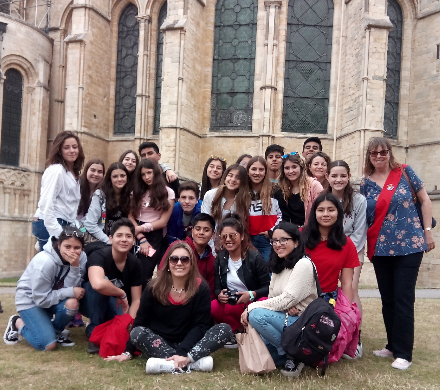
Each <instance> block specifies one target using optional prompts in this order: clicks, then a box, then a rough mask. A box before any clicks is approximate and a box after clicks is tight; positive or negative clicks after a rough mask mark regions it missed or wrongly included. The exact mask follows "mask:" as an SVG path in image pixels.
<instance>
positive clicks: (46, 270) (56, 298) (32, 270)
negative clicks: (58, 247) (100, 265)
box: [15, 240, 87, 312]
mask: <svg viewBox="0 0 440 390" xmlns="http://www.w3.org/2000/svg"><path fill="white" fill-rule="evenodd" d="M86 262H87V256H86V254H85V253H84V252H82V253H81V256H80V258H79V264H80V265H79V267H72V266H70V265H64V264H63V262H62V261H61V259H60V257H59V256H58V254H57V253H56V252H55V250H54V249H53V247H52V241H51V240H49V241H48V242H47V244H46V245H45V246H44V250H43V251H42V252H40V253H38V254H37V255H36V256H35V257H34V258H33V259H32V260H31V262H30V263H29V264H28V266H27V268H26V270H25V271H24V272H23V275H21V278H20V279H19V281H18V282H17V290H16V293H15V306H16V307H17V311H18V312H20V311H21V310H27V309H30V308H32V307H34V306H38V307H41V308H44V309H47V308H49V307H52V306H53V305H56V304H58V303H60V302H61V301H62V300H64V299H67V298H73V297H75V294H74V292H73V287H80V286H81V283H82V281H83V278H84V274H85V272H86ZM61 269H62V272H61V276H63V275H64V274H65V273H66V272H67V270H69V273H68V274H67V276H66V277H65V279H64V287H63V288H60V289H59V290H53V287H54V286H53V285H54V283H55V281H56V278H57V277H58V275H60V270H61Z"/></svg>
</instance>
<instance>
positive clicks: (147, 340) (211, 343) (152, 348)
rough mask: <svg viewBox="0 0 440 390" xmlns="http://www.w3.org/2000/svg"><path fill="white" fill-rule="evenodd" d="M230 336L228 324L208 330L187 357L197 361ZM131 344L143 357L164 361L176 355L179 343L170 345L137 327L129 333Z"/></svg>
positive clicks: (141, 327) (148, 331)
mask: <svg viewBox="0 0 440 390" xmlns="http://www.w3.org/2000/svg"><path fill="white" fill-rule="evenodd" d="M231 336H232V330H231V327H230V326H229V325H228V324H217V325H214V326H213V327H212V328H210V329H208V331H207V332H206V333H205V335H204V336H203V337H202V339H201V340H200V341H199V342H198V343H197V344H196V345H194V347H192V349H191V351H189V353H188V354H189V355H190V356H191V359H192V360H193V361H197V360H199V359H201V358H203V357H205V356H208V355H210V354H211V353H212V352H214V351H217V349H220V348H221V347H223V345H225V344H226V343H227V342H228V341H229V340H230V338H231ZM130 339H131V342H132V343H133V344H134V345H135V346H136V347H137V348H138V349H139V350H140V351H141V352H142V353H143V354H144V355H145V356H149V357H156V358H162V359H166V358H169V357H171V356H173V355H176V347H177V346H178V345H179V343H171V342H168V341H166V340H165V339H163V338H162V337H161V336H158V335H157V334H155V333H154V332H152V331H151V330H150V329H149V328H145V327H143V326H137V327H136V328H134V329H133V330H132V331H131V333H130Z"/></svg>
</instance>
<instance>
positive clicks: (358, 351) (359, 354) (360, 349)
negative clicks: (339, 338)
mask: <svg viewBox="0 0 440 390" xmlns="http://www.w3.org/2000/svg"><path fill="white" fill-rule="evenodd" d="M362 352H363V347H362V343H360V344H358V345H357V348H356V352H355V354H354V357H351V356H350V355H347V354H346V353H344V354H343V355H342V359H348V360H353V359H359V358H361V357H362Z"/></svg>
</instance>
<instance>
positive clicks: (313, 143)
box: [302, 137, 322, 161]
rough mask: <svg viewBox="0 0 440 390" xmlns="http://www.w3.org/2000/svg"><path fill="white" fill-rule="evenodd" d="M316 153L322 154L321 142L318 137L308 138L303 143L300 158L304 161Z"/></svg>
mask: <svg viewBox="0 0 440 390" xmlns="http://www.w3.org/2000/svg"><path fill="white" fill-rule="evenodd" d="M316 152H322V145H321V140H320V139H319V138H318V137H310V138H307V139H306V140H305V141H304V144H303V151H302V156H303V157H304V158H305V159H306V161H307V160H308V159H309V158H310V157H312V156H313V155H314V154H315V153H316Z"/></svg>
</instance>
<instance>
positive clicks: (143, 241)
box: [139, 238, 148, 244]
mask: <svg viewBox="0 0 440 390" xmlns="http://www.w3.org/2000/svg"><path fill="white" fill-rule="evenodd" d="M146 242H148V240H147V239H146V238H144V239H141V240H140V241H139V244H145V243H146Z"/></svg>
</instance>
